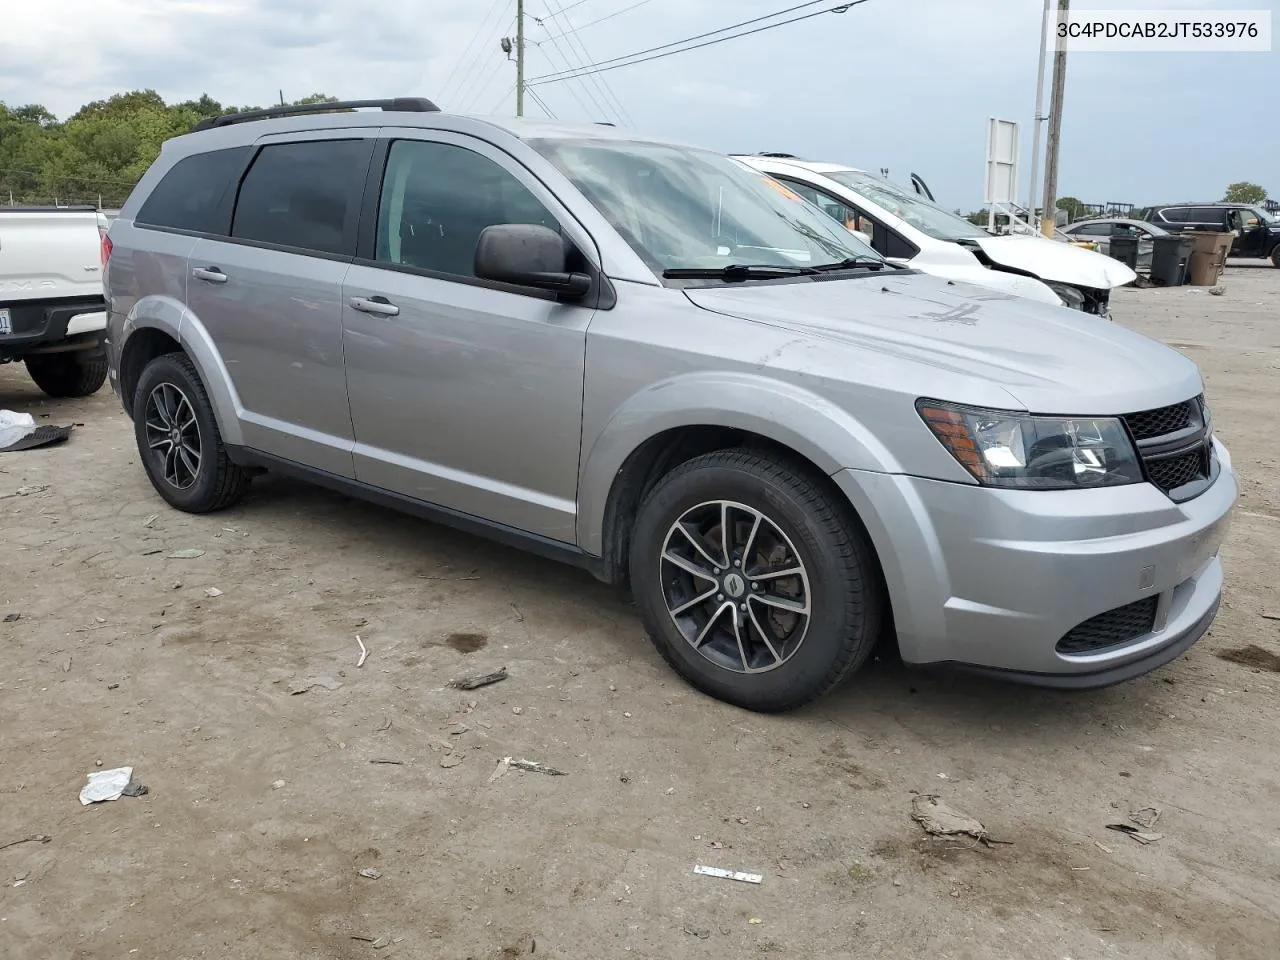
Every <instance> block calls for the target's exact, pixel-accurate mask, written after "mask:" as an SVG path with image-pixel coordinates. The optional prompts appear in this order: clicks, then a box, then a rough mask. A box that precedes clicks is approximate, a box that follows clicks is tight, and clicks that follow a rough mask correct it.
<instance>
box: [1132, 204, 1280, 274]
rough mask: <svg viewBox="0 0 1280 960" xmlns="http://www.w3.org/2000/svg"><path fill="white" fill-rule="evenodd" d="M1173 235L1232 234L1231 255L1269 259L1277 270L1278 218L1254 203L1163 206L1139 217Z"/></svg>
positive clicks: (1279, 258)
mask: <svg viewBox="0 0 1280 960" xmlns="http://www.w3.org/2000/svg"><path fill="white" fill-rule="evenodd" d="M1142 216H1143V219H1145V220H1149V221H1151V222H1152V223H1154V224H1156V225H1157V226H1159V227H1163V228H1164V229H1165V230H1168V231H1170V232H1172V233H1181V232H1183V231H1185V230H1217V231H1224V232H1227V233H1233V234H1235V239H1234V240H1232V241H1231V251H1230V256H1233V257H1258V258H1261V259H1268V258H1269V259H1270V260H1271V262H1272V263H1273V264H1275V265H1276V266H1277V267H1280V217H1277V216H1276V214H1274V213H1271V212H1270V211H1268V210H1266V209H1265V208H1263V207H1262V206H1261V205H1259V204H1253V203H1225V202H1224V203H1166V204H1157V205H1156V206H1154V207H1148V208H1147V209H1146V210H1145V211H1144V212H1143V214H1142Z"/></svg>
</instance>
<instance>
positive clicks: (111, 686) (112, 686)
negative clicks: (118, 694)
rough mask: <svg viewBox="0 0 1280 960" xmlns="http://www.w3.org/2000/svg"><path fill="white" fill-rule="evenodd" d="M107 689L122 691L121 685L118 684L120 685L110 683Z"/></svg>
mask: <svg viewBox="0 0 1280 960" xmlns="http://www.w3.org/2000/svg"><path fill="white" fill-rule="evenodd" d="M107 689H108V690H119V689H120V684H118V683H108V684H107Z"/></svg>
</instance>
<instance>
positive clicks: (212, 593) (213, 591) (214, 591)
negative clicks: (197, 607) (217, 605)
mask: <svg viewBox="0 0 1280 960" xmlns="http://www.w3.org/2000/svg"><path fill="white" fill-rule="evenodd" d="M204 595H205V596H206V597H208V598H209V599H210V600H213V599H216V598H217V597H220V596H222V591H221V590H219V589H218V588H217V587H210V588H209V589H207V590H206V591H205V592H204Z"/></svg>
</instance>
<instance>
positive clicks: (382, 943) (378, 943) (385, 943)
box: [351, 937, 404, 950]
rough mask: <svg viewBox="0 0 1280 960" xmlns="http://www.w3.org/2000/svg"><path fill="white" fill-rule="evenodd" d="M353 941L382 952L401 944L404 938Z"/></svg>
mask: <svg viewBox="0 0 1280 960" xmlns="http://www.w3.org/2000/svg"><path fill="white" fill-rule="evenodd" d="M351 939H352V940H359V941H360V942H361V943H367V944H369V946H371V947H373V949H375V950H381V949H382V948H383V947H389V946H391V945H392V944H393V943H399V942H400V941H401V940H403V939H404V937H352V938H351Z"/></svg>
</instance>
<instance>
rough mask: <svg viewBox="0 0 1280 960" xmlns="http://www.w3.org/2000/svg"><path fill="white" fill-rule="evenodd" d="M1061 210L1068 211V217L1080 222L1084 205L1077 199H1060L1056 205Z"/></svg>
mask: <svg viewBox="0 0 1280 960" xmlns="http://www.w3.org/2000/svg"><path fill="white" fill-rule="evenodd" d="M1054 206H1056V207H1057V208H1058V209H1059V210H1065V211H1067V216H1068V217H1070V218H1071V219H1072V220H1078V219H1079V218H1080V213H1081V211H1082V210H1083V209H1084V204H1083V203H1081V202H1080V201H1079V200H1077V199H1076V198H1075V197H1059V198H1058V202H1057V203H1055V204H1054Z"/></svg>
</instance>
